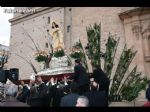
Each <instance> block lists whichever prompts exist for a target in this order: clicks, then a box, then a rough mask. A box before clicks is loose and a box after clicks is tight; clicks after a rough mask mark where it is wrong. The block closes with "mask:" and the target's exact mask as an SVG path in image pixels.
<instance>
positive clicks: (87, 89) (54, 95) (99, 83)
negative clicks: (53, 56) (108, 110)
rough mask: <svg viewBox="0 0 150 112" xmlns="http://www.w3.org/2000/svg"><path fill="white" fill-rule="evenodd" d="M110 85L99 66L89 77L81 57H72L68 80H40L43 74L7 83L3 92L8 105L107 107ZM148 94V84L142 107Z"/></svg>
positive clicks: (149, 91) (149, 90)
mask: <svg viewBox="0 0 150 112" xmlns="http://www.w3.org/2000/svg"><path fill="white" fill-rule="evenodd" d="M70 80H71V81H70ZM109 84H110V80H109V79H108V78H107V76H106V75H105V73H104V72H103V71H102V70H101V69H100V68H99V67H94V68H93V74H92V75H91V76H88V75H87V73H86V70H85V68H84V67H83V66H82V64H81V63H80V60H75V67H74V74H73V75H72V76H71V77H69V80H68V78H67V77H64V79H63V80H62V81H61V82H58V81H57V79H54V78H53V77H51V79H50V80H49V81H48V82H43V80H42V77H40V76H37V77H36V80H30V83H29V84H25V83H24V82H23V81H21V85H19V86H17V85H15V84H13V85H12V86H10V87H9V88H8V89H7V91H6V95H7V98H9V100H8V101H9V103H10V104H7V106H9V105H10V106H12V105H15V103H14V102H17V103H16V106H31V107H33V106H46V107H98V106H99V107H108V106H109V103H108V94H109ZM149 86H150V85H149ZM149 93H150V87H149V88H148V89H147V92H146V97H147V99H148V102H147V103H146V104H145V106H147V105H149V104H150V103H149V96H150V94H149ZM10 100H11V101H10ZM5 102H7V101H5ZM2 106H6V104H5V103H3V105H2Z"/></svg>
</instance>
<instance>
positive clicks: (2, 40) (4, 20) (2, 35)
mask: <svg viewBox="0 0 150 112" xmlns="http://www.w3.org/2000/svg"><path fill="white" fill-rule="evenodd" d="M6 8H7V9H10V8H11V9H13V7H0V44H3V45H7V46H9V39H10V23H9V22H8V20H9V19H11V18H12V17H13V13H4V9H6Z"/></svg>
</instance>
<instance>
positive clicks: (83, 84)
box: [70, 59, 90, 94]
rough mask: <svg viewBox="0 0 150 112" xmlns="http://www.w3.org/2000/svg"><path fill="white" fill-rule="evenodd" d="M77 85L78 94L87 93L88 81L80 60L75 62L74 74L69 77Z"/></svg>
mask: <svg viewBox="0 0 150 112" xmlns="http://www.w3.org/2000/svg"><path fill="white" fill-rule="evenodd" d="M70 78H71V79H73V80H74V83H76V84H77V85H78V88H79V90H80V91H79V94H82V93H84V92H86V91H88V88H89V83H90V80H89V78H88V75H87V73H86V70H85V68H84V67H83V66H82V64H81V63H80V60H79V59H77V60H75V67H74V74H73V75H72V76H71V77H70Z"/></svg>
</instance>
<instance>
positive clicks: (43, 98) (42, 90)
mask: <svg viewBox="0 0 150 112" xmlns="http://www.w3.org/2000/svg"><path fill="white" fill-rule="evenodd" d="M37 82H38V84H39V87H38V88H37V89H38V98H39V99H40V102H41V106H50V105H49V98H48V87H47V86H46V84H45V83H44V82H43V81H42V78H41V77H40V76H38V77H37Z"/></svg>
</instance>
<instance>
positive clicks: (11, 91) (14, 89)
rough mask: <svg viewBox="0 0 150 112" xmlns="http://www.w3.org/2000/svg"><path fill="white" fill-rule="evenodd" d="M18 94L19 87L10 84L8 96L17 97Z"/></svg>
mask: <svg viewBox="0 0 150 112" xmlns="http://www.w3.org/2000/svg"><path fill="white" fill-rule="evenodd" d="M17 92H18V86H17V85H15V84H10V85H9V87H8V88H7V90H6V96H7V97H15V96H16V95H17Z"/></svg>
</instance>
